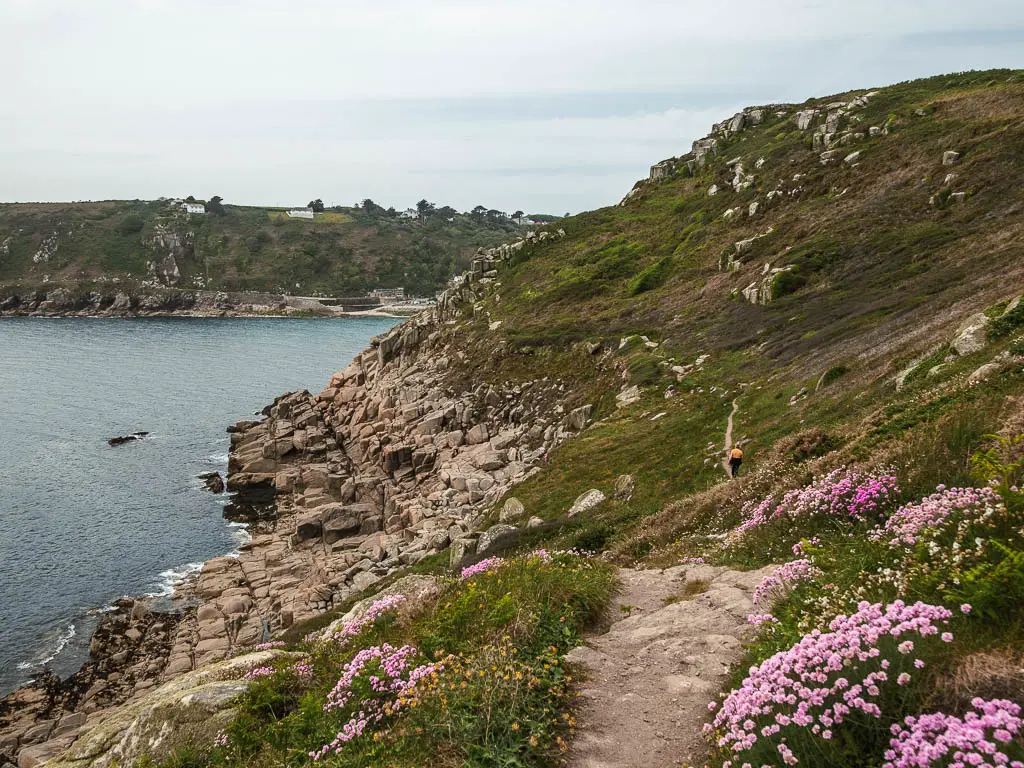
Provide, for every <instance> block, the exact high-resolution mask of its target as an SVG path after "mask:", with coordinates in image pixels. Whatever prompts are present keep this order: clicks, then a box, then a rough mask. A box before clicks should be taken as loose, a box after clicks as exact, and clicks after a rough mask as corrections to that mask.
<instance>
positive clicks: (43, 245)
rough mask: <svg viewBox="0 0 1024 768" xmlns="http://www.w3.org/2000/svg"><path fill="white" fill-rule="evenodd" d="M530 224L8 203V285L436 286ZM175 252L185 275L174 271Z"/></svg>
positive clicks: (1, 216)
mask: <svg viewBox="0 0 1024 768" xmlns="http://www.w3.org/2000/svg"><path fill="white" fill-rule="evenodd" d="M449 219H451V221H449ZM522 229H523V228H521V227H519V226H517V225H516V224H515V223H514V222H512V221H510V220H508V219H499V218H497V217H493V216H486V215H475V216H474V215H470V214H458V213H455V212H454V211H447V212H445V211H441V212H434V213H433V214H431V215H428V216H427V217H426V218H425V220H424V221H423V222H422V223H421V222H420V221H416V220H410V219H404V218H400V217H398V216H396V215H389V214H388V212H387V211H384V210H383V209H379V208H378V209H374V210H373V211H364V210H363V209H361V208H352V209H331V210H329V211H325V212H324V213H321V214H317V215H316V218H315V219H314V220H312V221H310V220H304V219H291V218H289V217H288V216H287V215H286V214H285V212H284V211H283V210H281V209H267V208H255V207H242V206H233V205H228V206H224V212H223V214H221V215H213V214H206V215H190V214H186V213H185V212H184V211H182V210H181V209H180V207H179V206H177V205H173V204H171V203H170V202H168V201H142V200H133V201H105V202H96V203H18V204H0V284H2V285H8V286H10V285H15V284H20V285H22V286H25V287H29V288H33V287H35V286H36V285H39V284H41V283H42V282H43V278H44V276H46V277H48V278H49V279H48V280H47V283H48V284H53V283H55V284H62V285H71V286H85V285H88V284H90V283H92V282H94V281H96V280H97V279H99V280H100V281H101V282H105V281H109V280H111V279H114V278H117V279H118V280H120V281H128V282H129V283H130V282H131V281H139V280H147V279H148V280H151V281H152V280H155V281H156V282H158V283H160V284H162V285H173V286H176V287H181V288H197V287H204V288H209V289H212V290H224V291H268V292H273V293H282V292H288V293H293V294H321V295H358V294H361V293H363V292H364V291H366V290H368V289H371V288H396V287H403V288H405V289H406V291H407V292H408V293H409V294H411V295H416V296H430V295H433V294H434V293H435V292H436V291H437V290H439V289H440V288H442V287H443V286H444V284H445V282H446V281H447V280H448V278H449V277H451V275H452V274H454V273H455V271H457V270H458V269H461V268H465V267H466V265H467V264H468V260H469V258H470V257H471V255H472V254H473V252H474V251H475V250H476V249H477V248H478V247H479V246H481V245H495V244H497V243H500V242H503V241H505V240H507V239H510V238H512V237H514V236H515V235H516V233H517V232H519V231H522ZM164 233H166V235H169V237H167V236H165V234H164ZM168 254H171V256H172V257H173V259H174V264H175V266H176V267H177V270H178V273H179V276H177V277H175V276H173V270H170V273H169V274H165V272H166V271H167V270H164V269H162V262H163V260H164V259H165V258H166V257H167V255H168ZM150 263H154V264H155V270H156V273H155V274H154V271H153V270H151V269H150V268H149V267H148V265H149V264H150ZM168 267H169V265H168Z"/></svg>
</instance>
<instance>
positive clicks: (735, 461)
mask: <svg viewBox="0 0 1024 768" xmlns="http://www.w3.org/2000/svg"><path fill="white" fill-rule="evenodd" d="M742 463H743V451H741V450H740V448H739V446H736V447H735V448H733V449H732V450H731V451H729V475H730V476H731V477H736V475H738V474H739V473H740V464H742Z"/></svg>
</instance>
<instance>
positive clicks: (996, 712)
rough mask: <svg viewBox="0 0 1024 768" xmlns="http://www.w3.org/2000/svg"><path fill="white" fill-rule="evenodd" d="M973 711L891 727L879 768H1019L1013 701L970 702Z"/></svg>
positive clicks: (1023, 767) (1022, 754)
mask: <svg viewBox="0 0 1024 768" xmlns="http://www.w3.org/2000/svg"><path fill="white" fill-rule="evenodd" d="M971 704H972V705H973V706H974V708H975V709H976V710H978V711H977V712H968V713H967V714H966V715H965V716H964V717H963V719H960V718H959V717H953V716H952V715H945V714H942V713H935V714H931V715H921V716H919V717H908V718H907V719H906V720H905V721H904V725H899V724H896V725H893V726H892V733H893V739H892V741H891V742H890V743H889V746H890V749H888V750H887V751H886V753H885V759H886V761H887V762H886V763H885V764H884V765H883V768H928V766H947V765H952V766H958V767H963V768H966V766H992V768H995V766H1010V768H1024V762H1022V761H1021V760H1020V759H1012V758H1024V748H1022V747H1021V746H1020V744H1015V743H1014V738H1015V737H1017V736H1019V735H1020V733H1021V728H1022V725H1024V723H1022V722H1021V718H1020V707H1019V706H1017V705H1016V704H1014V703H1013V702H1012V701H1006V700H1005V699H993V700H991V701H985V700H984V699H981V698H976V699H974V700H973V701H972V702H971Z"/></svg>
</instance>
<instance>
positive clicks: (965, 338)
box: [952, 312, 989, 355]
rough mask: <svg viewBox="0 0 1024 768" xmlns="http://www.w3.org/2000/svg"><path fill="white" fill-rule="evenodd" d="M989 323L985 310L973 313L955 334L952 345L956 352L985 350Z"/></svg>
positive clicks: (965, 353) (967, 352)
mask: <svg viewBox="0 0 1024 768" xmlns="http://www.w3.org/2000/svg"><path fill="white" fill-rule="evenodd" d="M988 324H989V319H988V316H987V315H986V314H985V313H984V312H979V313H978V314H976V315H971V316H970V317H969V318H967V319H966V320H965V321H964V322H963V323H961V325H960V327H959V328H957V329H956V334H955V335H954V336H953V342H952V346H953V349H955V350H956V353H957V354H958V355H970V354H972V353H974V352H980V351H981V350H983V349H984V348H985V347H986V346H987V345H988V334H987V328H988Z"/></svg>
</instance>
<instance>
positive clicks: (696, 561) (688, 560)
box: [679, 557, 704, 565]
mask: <svg viewBox="0 0 1024 768" xmlns="http://www.w3.org/2000/svg"><path fill="white" fill-rule="evenodd" d="M679 564H680V565H704V558H703V557H684V558H682V559H681V560H680V561H679Z"/></svg>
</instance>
